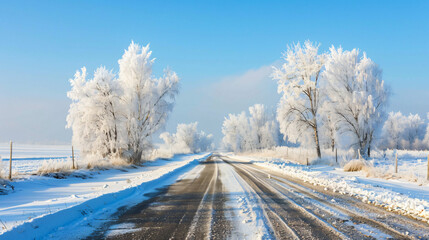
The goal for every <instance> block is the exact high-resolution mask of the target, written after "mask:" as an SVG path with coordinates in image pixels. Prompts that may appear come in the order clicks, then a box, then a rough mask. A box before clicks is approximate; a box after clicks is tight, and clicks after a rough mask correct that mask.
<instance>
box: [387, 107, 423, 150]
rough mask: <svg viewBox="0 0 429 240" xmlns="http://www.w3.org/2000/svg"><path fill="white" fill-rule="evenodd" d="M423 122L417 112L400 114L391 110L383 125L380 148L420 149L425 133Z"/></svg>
mask: <svg viewBox="0 0 429 240" xmlns="http://www.w3.org/2000/svg"><path fill="white" fill-rule="evenodd" d="M425 132H426V130H425V122H424V120H422V119H421V118H420V116H419V115H418V114H414V115H413V114H410V115H408V117H407V116H404V115H402V113H401V112H396V113H395V112H391V113H389V116H388V118H387V120H386V122H385V123H384V125H383V129H382V135H381V140H380V144H379V145H380V147H381V148H390V149H415V150H418V149H421V148H423V146H422V142H423V138H424V135H425Z"/></svg>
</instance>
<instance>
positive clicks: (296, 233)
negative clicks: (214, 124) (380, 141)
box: [89, 154, 429, 239]
mask: <svg viewBox="0 0 429 240" xmlns="http://www.w3.org/2000/svg"><path fill="white" fill-rule="evenodd" d="M199 167H200V168H201V171H200V172H199V173H198V174H194V175H192V176H191V177H187V178H184V179H182V180H180V181H178V182H176V183H175V184H173V185H171V186H168V187H166V188H164V189H159V191H158V192H155V193H153V194H152V195H151V196H150V197H151V198H150V199H148V200H145V201H143V202H141V203H140V204H138V205H136V206H134V207H132V208H129V209H124V210H122V211H120V212H118V214H117V215H116V216H115V217H114V218H112V221H110V222H108V223H107V224H105V225H104V226H103V227H102V228H100V229H98V230H97V231H96V232H94V233H93V234H92V235H91V236H90V237H89V239H103V238H107V239H229V238H233V239H241V238H242V237H243V236H237V235H235V233H236V228H238V227H237V224H245V222H237V221H235V222H234V221H233V219H235V218H234V217H231V216H234V214H236V211H235V210H234V209H233V208H232V207H231V206H229V205H228V204H227V202H228V200H229V198H230V196H231V195H230V194H229V193H228V191H227V190H226V189H227V188H226V187H225V186H224V185H223V183H222V180H221V176H222V174H223V173H224V174H225V176H226V175H228V177H233V178H235V179H238V180H239V181H240V182H242V185H243V187H244V188H243V189H246V192H247V193H248V194H251V195H252V196H253V197H254V199H256V200H255V202H256V204H257V205H258V208H259V209H260V211H261V212H262V213H263V214H262V218H263V222H264V223H265V227H266V228H267V232H268V233H267V235H264V236H263V237H262V238H267V239H429V225H428V224H427V223H423V222H420V221H418V220H414V219H411V218H409V217H405V216H402V215H399V214H396V213H393V212H389V211H386V210H385V209H382V208H379V207H376V206H373V205H369V204H366V203H363V202H361V201H359V200H357V199H355V198H353V197H350V196H347V195H341V194H336V193H332V192H330V191H326V190H325V189H323V188H321V187H318V186H313V185H310V184H308V183H305V182H302V181H299V180H296V179H292V178H290V177H288V176H285V175H282V174H279V173H276V172H273V171H270V170H268V169H265V168H262V167H258V166H255V165H253V164H249V163H246V162H241V161H238V160H236V159H231V158H229V157H226V156H223V155H220V154H214V155H212V156H211V157H209V158H208V159H207V160H206V161H205V162H202V163H201V165H200V166H199ZM226 167H228V168H229V169H233V174H230V173H228V174H226V171H225V169H226ZM224 184H225V183H224ZM261 227H263V226H261ZM112 233H114V234H112ZM245 238H247V239H253V238H260V237H259V236H258V237H257V236H251V235H250V236H249V235H247V236H246V237H245Z"/></svg>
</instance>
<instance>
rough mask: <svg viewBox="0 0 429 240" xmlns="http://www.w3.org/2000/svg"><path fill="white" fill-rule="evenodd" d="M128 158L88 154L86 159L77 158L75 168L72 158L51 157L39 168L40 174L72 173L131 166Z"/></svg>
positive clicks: (38, 172)
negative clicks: (79, 170)
mask: <svg viewBox="0 0 429 240" xmlns="http://www.w3.org/2000/svg"><path fill="white" fill-rule="evenodd" d="M129 165H130V164H129V163H127V161H126V160H124V159H121V158H109V159H107V158H100V157H96V156H86V157H85V158H84V159H75V169H73V165H72V160H71V159H65V160H58V159H50V160H45V161H43V163H42V165H41V166H40V167H39V169H38V170H37V172H36V174H38V175H50V174H52V173H65V174H70V173H72V172H74V171H75V170H77V169H109V168H116V167H124V166H129Z"/></svg>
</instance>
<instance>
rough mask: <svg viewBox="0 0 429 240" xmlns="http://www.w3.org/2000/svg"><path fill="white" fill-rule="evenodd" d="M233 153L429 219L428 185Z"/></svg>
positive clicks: (314, 182) (304, 178) (411, 214)
mask: <svg viewBox="0 0 429 240" xmlns="http://www.w3.org/2000/svg"><path fill="white" fill-rule="evenodd" d="M230 156H231V157H232V158H235V159H239V160H243V161H251V162H253V163H254V164H256V165H260V166H263V167H267V168H270V169H272V170H275V171H279V172H281V173H283V174H286V175H289V176H291V177H294V178H297V179H300V180H303V181H304V182H309V183H311V184H313V185H317V186H322V187H324V188H325V189H326V190H331V191H333V192H339V193H341V194H348V195H350V196H354V197H356V198H358V199H361V200H362V201H363V202H367V203H371V204H374V205H377V206H382V207H384V208H386V209H388V210H389V211H396V212H399V213H402V214H404V215H409V216H412V217H415V218H417V219H420V220H422V221H426V222H428V223H429V186H418V185H417V184H415V183H410V182H404V181H399V180H385V179H378V178H367V177H364V176H362V175H361V174H359V173H347V172H344V171H343V170H342V169H338V168H334V167H330V166H326V165H312V166H304V165H300V164H296V163H292V162H288V161H285V160H282V159H275V158H272V159H269V160H268V159H266V158H264V159H259V158H257V157H246V156H236V155H230Z"/></svg>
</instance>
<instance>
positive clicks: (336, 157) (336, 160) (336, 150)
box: [335, 148, 338, 163]
mask: <svg viewBox="0 0 429 240" xmlns="http://www.w3.org/2000/svg"><path fill="white" fill-rule="evenodd" d="M335 162H336V163H338V148H335Z"/></svg>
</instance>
